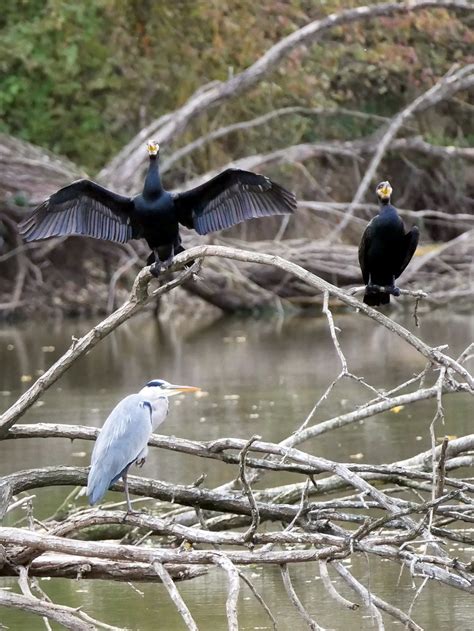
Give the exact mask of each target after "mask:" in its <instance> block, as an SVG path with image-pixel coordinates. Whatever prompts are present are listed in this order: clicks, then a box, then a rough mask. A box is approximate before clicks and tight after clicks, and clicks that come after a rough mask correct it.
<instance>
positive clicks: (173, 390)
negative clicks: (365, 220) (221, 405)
mask: <svg viewBox="0 0 474 631" xmlns="http://www.w3.org/2000/svg"><path fill="white" fill-rule="evenodd" d="M182 392H184V393H188V392H201V388H196V387H195V386H175V385H173V384H170V385H169V386H167V387H166V395H167V396H168V397H172V396H174V395H175V394H180V393H182Z"/></svg>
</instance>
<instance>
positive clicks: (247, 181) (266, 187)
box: [173, 169, 296, 234]
mask: <svg viewBox="0 0 474 631" xmlns="http://www.w3.org/2000/svg"><path fill="white" fill-rule="evenodd" d="M173 199H174V204H175V210H176V213H177V216H178V221H179V222H180V223H182V224H183V225H184V226H187V227H188V228H194V229H195V230H196V232H198V233H199V234H207V233H208V232H214V231H215V230H224V229H225V228H230V227H231V226H234V225H235V224H238V223H240V222H242V221H245V220H246V219H251V218H253V217H265V216H268V215H281V214H291V213H293V212H294V211H295V210H296V198H295V196H294V194H293V193H290V192H289V191H287V190H286V189H285V188H283V187H282V186H280V185H279V184H275V182H272V180H270V179H269V178H267V177H265V176H264V175H257V174H256V173H251V172H250V171H242V170H240V169H227V170H226V171H223V172H222V173H220V174H219V175H217V176H216V177H214V178H212V179H211V180H209V181H208V182H205V183H204V184H201V186H198V187H196V188H193V189H191V190H190V191H186V192H184V193H177V194H175V195H174V196H173Z"/></svg>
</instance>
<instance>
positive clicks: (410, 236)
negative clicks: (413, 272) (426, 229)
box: [396, 226, 420, 278]
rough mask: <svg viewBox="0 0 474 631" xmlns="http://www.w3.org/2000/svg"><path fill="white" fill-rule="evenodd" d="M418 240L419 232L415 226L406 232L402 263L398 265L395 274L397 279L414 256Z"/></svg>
mask: <svg viewBox="0 0 474 631" xmlns="http://www.w3.org/2000/svg"><path fill="white" fill-rule="evenodd" d="M419 239H420V231H419V230H418V228H417V227H416V226H413V228H412V229H411V230H410V231H409V232H407V234H406V235H405V250H404V255H403V258H402V262H401V264H400V268H399V269H398V273H397V274H396V277H397V278H398V277H399V276H400V275H401V274H402V272H403V271H404V269H405V268H406V266H407V265H408V263H409V262H410V261H411V259H412V258H413V255H414V254H415V250H416V248H417V247H418V241H419Z"/></svg>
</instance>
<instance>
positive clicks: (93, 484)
mask: <svg viewBox="0 0 474 631" xmlns="http://www.w3.org/2000/svg"><path fill="white" fill-rule="evenodd" d="M199 390H200V388H195V387H194V386H178V385H174V384H171V383H168V382H167V381H163V380H162V379H154V380H153V381H149V382H148V383H147V384H146V386H144V387H143V388H142V389H141V390H140V392H138V393H136V394H130V395H129V396H127V397H125V398H124V399H122V400H121V401H120V403H118V404H117V405H116V406H115V408H114V409H113V410H112V412H111V413H110V414H109V416H108V418H107V420H106V421H105V423H104V426H103V427H102V430H101V432H100V434H99V437H98V438H97V440H96V442H95V445H94V449H93V451H92V458H91V468H90V471H89V476H88V479H87V496H88V498H89V503H90V504H91V505H93V504H95V503H96V502H98V501H99V500H100V499H102V497H103V496H104V495H105V493H106V491H107V489H108V488H109V487H110V486H111V485H112V484H113V483H114V482H116V481H117V480H118V479H119V478H122V479H123V485H124V490H125V497H126V500H127V511H128V512H133V511H132V506H131V504H130V496H129V493H128V484H127V473H128V470H129V468H130V466H131V465H132V464H133V463H134V462H135V463H136V464H137V466H140V467H141V466H143V464H144V462H145V458H146V456H147V454H148V447H147V444H148V440H149V439H150V436H151V434H152V433H153V431H154V430H155V429H156V428H157V427H158V425H161V423H163V421H164V420H165V419H166V416H167V414H168V408H169V403H168V399H169V397H172V396H173V395H175V394H179V393H180V392H198V391H199Z"/></svg>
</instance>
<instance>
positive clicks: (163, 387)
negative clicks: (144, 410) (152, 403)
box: [140, 379, 201, 399]
mask: <svg viewBox="0 0 474 631" xmlns="http://www.w3.org/2000/svg"><path fill="white" fill-rule="evenodd" d="M200 390H201V388H196V387H195V386H177V385H174V384H172V383H168V381H164V380H163V379H153V381H149V382H148V383H147V384H146V386H144V387H143V388H142V389H141V390H140V394H144V395H146V396H147V397H149V398H151V399H155V398H159V397H172V396H174V395H175V394H180V393H182V392H199V391H200Z"/></svg>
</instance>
